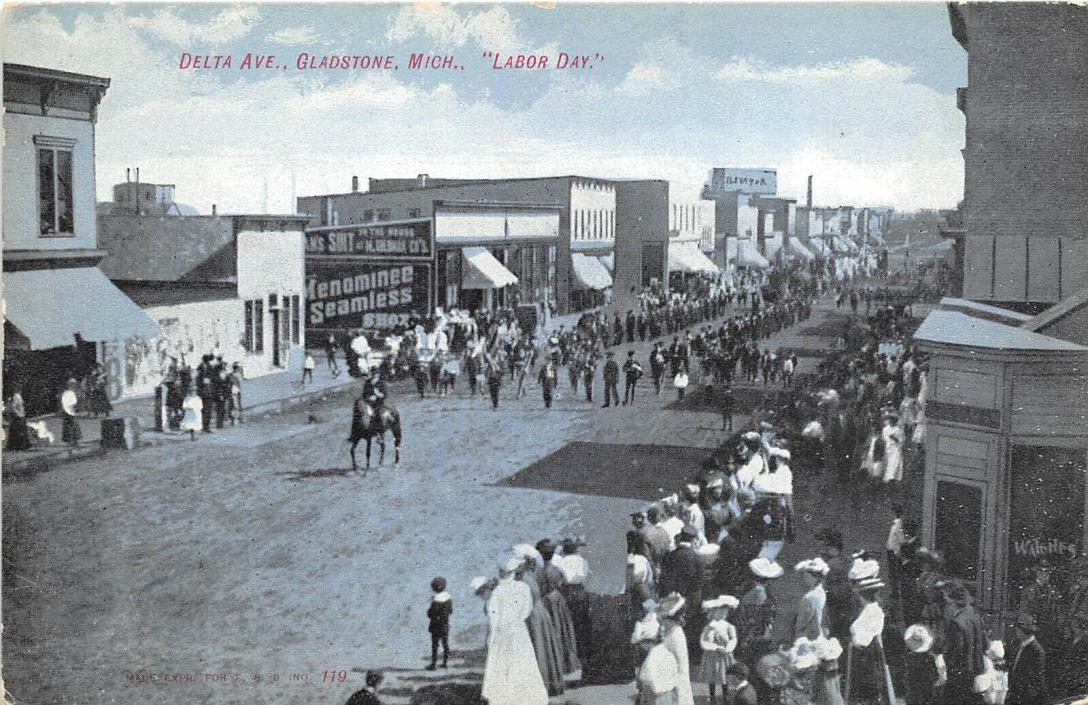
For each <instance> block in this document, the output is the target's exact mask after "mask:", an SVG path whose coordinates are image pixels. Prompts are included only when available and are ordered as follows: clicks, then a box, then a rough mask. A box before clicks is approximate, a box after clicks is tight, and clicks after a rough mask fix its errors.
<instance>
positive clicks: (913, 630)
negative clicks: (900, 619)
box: [903, 624, 933, 654]
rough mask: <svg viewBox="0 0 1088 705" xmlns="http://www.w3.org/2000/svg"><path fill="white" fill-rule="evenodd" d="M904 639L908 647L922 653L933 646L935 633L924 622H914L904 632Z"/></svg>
mask: <svg viewBox="0 0 1088 705" xmlns="http://www.w3.org/2000/svg"><path fill="white" fill-rule="evenodd" d="M903 641H904V642H906V644H907V648H908V649H910V650H911V651H913V652H914V653H916V654H920V653H923V652H925V651H929V649H930V647H931V646H933V634H931V633H930V631H929V629H928V628H927V627H926V625H924V624H912V625H911V626H909V627H907V631H906V632H905V633H904V634H903Z"/></svg>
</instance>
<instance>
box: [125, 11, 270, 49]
mask: <svg viewBox="0 0 1088 705" xmlns="http://www.w3.org/2000/svg"><path fill="white" fill-rule="evenodd" d="M259 18H260V13H259V12H258V11H257V8H256V6H254V5H237V6H234V7H229V8H227V9H225V10H223V11H222V12H220V13H219V14H217V15H215V16H214V17H212V18H211V19H210V20H208V21H207V22H190V21H189V20H186V19H184V18H181V17H178V16H177V15H176V14H174V12H173V10H158V11H156V12H155V13H153V14H151V15H150V16H146V17H144V16H135V17H131V18H129V24H130V25H131V26H132V27H135V28H136V29H139V30H141V31H144V32H148V33H150V34H152V35H154V36H155V37H158V38H159V39H161V40H163V41H166V42H170V43H172V44H176V45H177V46H180V47H194V46H196V45H200V44H208V45H212V46H215V45H218V44H225V43H227V42H231V41H234V40H236V39H241V38H242V37H244V36H246V35H247V34H249V32H250V30H251V29H253V25H254V24H255V23H256V22H257V20H258V19H259Z"/></svg>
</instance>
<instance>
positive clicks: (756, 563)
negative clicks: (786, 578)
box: [748, 556, 785, 579]
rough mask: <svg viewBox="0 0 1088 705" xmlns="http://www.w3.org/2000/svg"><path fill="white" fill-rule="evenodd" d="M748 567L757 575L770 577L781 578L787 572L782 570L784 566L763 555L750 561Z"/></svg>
mask: <svg viewBox="0 0 1088 705" xmlns="http://www.w3.org/2000/svg"><path fill="white" fill-rule="evenodd" d="M748 569H749V570H751V571H752V573H754V574H755V575H756V577H759V578H768V579H773V578H781V577H782V573H784V572H785V571H784V570H782V566H780V565H778V564H777V563H775V562H774V561H772V560H768V559H766V558H764V557H763V556H760V557H759V558H753V559H752V560H750V561H748Z"/></svg>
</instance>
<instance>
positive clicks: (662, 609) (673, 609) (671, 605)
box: [657, 592, 684, 617]
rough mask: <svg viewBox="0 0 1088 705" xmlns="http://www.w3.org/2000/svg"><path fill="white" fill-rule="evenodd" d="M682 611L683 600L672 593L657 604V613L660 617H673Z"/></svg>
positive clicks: (676, 593) (678, 594)
mask: <svg viewBox="0 0 1088 705" xmlns="http://www.w3.org/2000/svg"><path fill="white" fill-rule="evenodd" d="M682 609H684V598H683V597H681V596H680V593H678V592H674V593H671V594H670V595H669V596H668V597H666V598H665V599H664V600H662V601H661V602H660V603H659V604H658V606H657V613H658V614H659V615H661V616H662V617H675V616H676V615H677V614H679V613H680V610H682Z"/></svg>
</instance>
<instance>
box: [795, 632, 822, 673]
mask: <svg viewBox="0 0 1088 705" xmlns="http://www.w3.org/2000/svg"><path fill="white" fill-rule="evenodd" d="M819 661H820V660H819V659H818V658H817V657H816V650H815V649H814V648H813V647H812V642H811V641H809V640H808V639H807V638H806V637H803V636H802V637H798V638H797V641H795V642H793V647H792V648H790V666H791V667H792V668H793V670H795V671H803V670H805V669H806V668H812V667H813V666H815V665H816V664H817V663H819Z"/></svg>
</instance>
